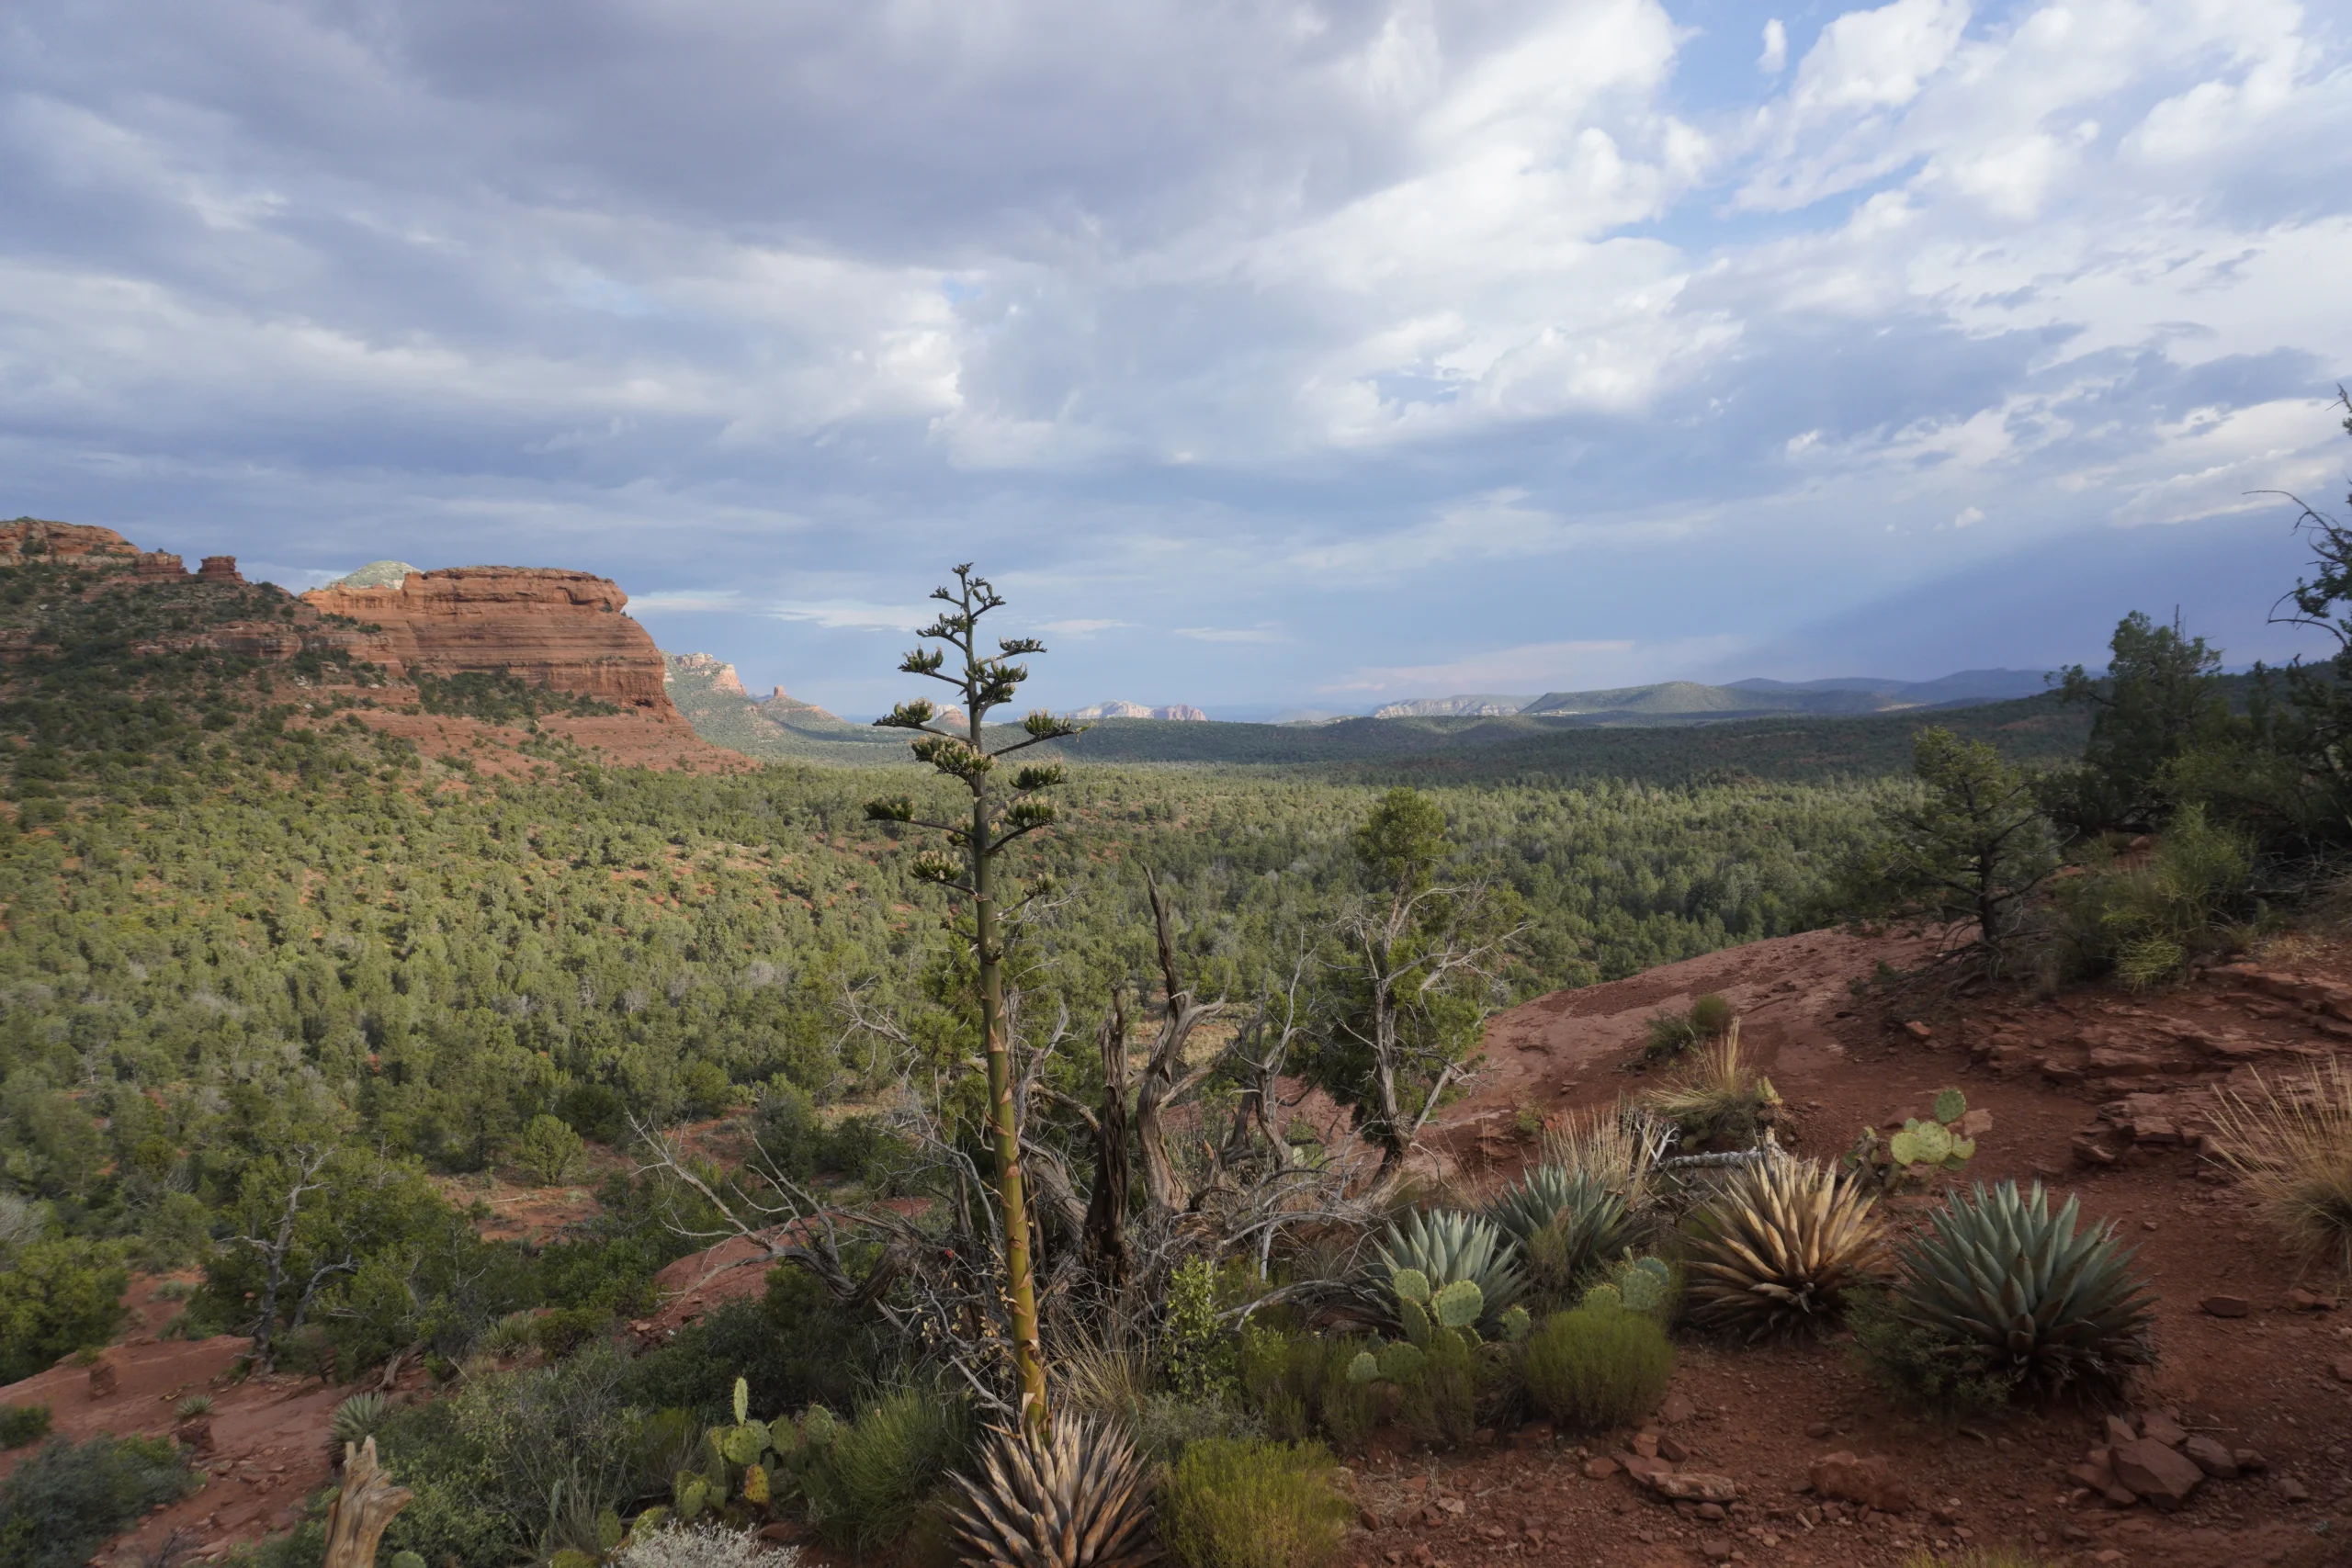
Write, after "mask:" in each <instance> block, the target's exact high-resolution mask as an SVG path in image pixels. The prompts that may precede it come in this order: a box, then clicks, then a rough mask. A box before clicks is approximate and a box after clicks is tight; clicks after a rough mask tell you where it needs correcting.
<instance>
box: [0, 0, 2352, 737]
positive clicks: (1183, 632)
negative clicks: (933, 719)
mask: <svg viewBox="0 0 2352 1568" xmlns="http://www.w3.org/2000/svg"><path fill="white" fill-rule="evenodd" d="M2347 279H2352V13H2346V11H2345V10H2343V9H2342V8H2340V7H2333V6H2296V5H2292V4H2285V3H2280V0H2142V3H2135V4H2124V3H2118V0H2075V3H2067V4H2034V3H2030V0H2028V3H2023V4H2016V5H2007V6H2003V5H1982V6H1970V5H1969V4H1967V3H1966V0H1894V4H1891V5H1886V6H1878V7H1876V8H1867V7H1866V8H1858V9H1852V10H1840V9H1838V7H1837V6H1835V5H1834V4H1833V5H1826V6H1807V7H1800V6H1795V5H1793V4H1792V3H1791V0H1765V3H1762V4H1745V3H1735V0H1663V3H1661V0H1548V3H1539V0H1460V3H1450V4H1447V3H1430V0H1393V3H1372V0H1365V3H1362V4H1339V3H1326V4H1306V3H1296V0H1292V3H1272V0H1266V3H1252V0H1121V3H1120V4H1117V5H1112V6H1104V5H1102V4H1100V3H1099V0H1085V3H1080V0H862V3H860V4H855V5H839V4H827V5H815V4H807V3H802V0H575V3H574V4H571V5H567V6H556V7H549V6H525V5H521V4H516V3H515V0H206V3H205V4H203V5H198V6H191V5H187V4H186V3H185V0H16V3H15V4H12V5H10V6H7V7H6V9H5V10H0V516H8V515H16V514H18V513H26V514H30V515H34V516H40V517H49V518H54V519H60V520H63V521H70V522H80V523H95V524H102V525H107V526H110V527H114V528H118V529H119V530H121V531H122V532H123V533H124V534H126V535H127V536H130V537H131V538H132V539H134V540H136V541H137V542H138V543H140V544H141V546H143V547H151V548H155V547H160V548H166V549H174V550H178V551H180V552H181V553H183V554H184V555H187V556H188V557H190V558H194V557H195V556H198V555H203V554H216V553H227V554H234V555H236V556H238V557H239V558H241V560H242V561H243V564H244V567H245V569H246V570H247V572H248V575H252V576H255V577H263V578H267V579H269V580H271V581H277V582H281V583H284V584H286V585H287V586H288V587H291V588H297V589H300V588H304V587H308V586H311V585H313V584H315V583H318V582H321V581H326V580H328V579H329V578H332V577H334V576H335V575H337V574H339V573H340V572H342V571H345V570H350V569H352V568H354V567H356V566H358V565H360V564H361V563H363V562H366V561H368V560H373V559H378V558H399V559H402V560H407V561H410V562H413V563H414V564H416V565H418V566H421V567H426V568H431V567H437V566H455V565H469V564H482V563H499V564H509V565H531V566H563V567H573V568H579V569H583V570H591V571H595V572H599V573H602V574H605V575H607V576H610V577H612V578H614V579H616V581H619V582H620V583H621V585H622V586H623V587H624V588H625V589H627V590H628V592H629V593H630V595H631V596H632V601H633V603H632V607H631V610H632V614H634V615H637V616H638V617H639V619H640V620H641V621H643V622H644V623H645V624H646V626H648V627H649V628H650V630H651V631H652V633H653V634H654V637H655V638H656V640H657V641H659V642H660V643H661V644H662V647H664V648H666V649H671V650H673V651H679V652H684V651H707V652H710V653H715V654H717V655H718V656H720V657H722V658H725V659H728V660H732V661H733V662H735V663H736V664H737V665H738V667H739V668H740V669H741V672H742V674H743V677H744V679H745V681H746V682H748V683H750V684H752V686H753V687H754V688H755V689H761V690H764V689H765V688H766V687H768V686H771V685H781V686H783V687H785V688H786V690H788V691H790V692H792V693H793V694H796V695H798V696H802V697H805V698H808V699H809V700H811V701H815V702H819V703H821V704H824V705H827V706H830V707H832V708H834V709H835V710H836V711H839V712H842V713H845V714H850V715H867V714H871V713H874V712H876V711H878V710H880V709H882V708H884V707H886V706H887V705H888V704H889V703H890V702H891V701H892V700H894V699H895V698H897V697H899V696H901V695H905V694H908V688H909V686H910V682H909V681H908V680H907V678H905V677H902V676H899V675H896V674H895V673H893V671H894V669H895V666H896V664H897V661H898V659H899V656H900V654H901V653H902V652H903V651H904V649H906V648H907V647H908V646H909V644H910V637H909V633H910V628H911V627H913V626H915V625H917V624H918V623H919V622H920V621H921V620H922V618H923V616H924V615H925V612H926V608H927V605H926V600H925V594H926V593H927V592H928V591H929V590H930V589H931V588H932V587H933V585H935V584H936V583H938V582H940V581H943V580H944V578H945V576H946V574H947V571H948V569H949V568H951V567H952V566H954V565H955V564H956V563H957V562H961V561H972V562H976V563H977V564H978V567H979V569H980V570H982V571H983V572H984V573H986V574H987V575H989V577H990V578H991V580H992V581H994V582H995V583H996V585H997V587H998V589H999V590H1000V592H1002V593H1003V594H1004V596H1005V597H1006V599H1007V601H1008V604H1007V606H1006V607H1005V609H1003V610H1002V611H1001V612H999V613H998V615H996V616H995V617H994V621H993V623H992V624H1001V626H1003V628H1004V632H1005V635H1036V636H1039V637H1043V638H1044V640H1045V641H1046V643H1047V645H1048V648H1049V651H1048V652H1047V653H1046V654H1044V655H1042V656H1039V657H1036V658H1035V659H1033V660H1030V664H1031V667H1032V669H1033V671H1034V679H1033V681H1032V682H1031V685H1030V687H1029V688H1028V694H1029V695H1031V696H1033V697H1034V698H1035V700H1036V701H1038V702H1039V703H1041V704H1044V705H1054V706H1060V707H1068V706H1074V705H1079V704H1082V703H1090V702H1097V701H1103V700H1106V699H1114V698H1118V699H1126V700H1132V701H1140V702H1146V703H1153V704H1161V703H1190V704H1195V705H1200V706H1202V707H1204V708H1206V709H1207V710H1208V711H1209V712H1210V713H1211V714H1212V716H1226V717H1264V716H1272V715H1273V714H1274V713H1276V712H1278V711H1283V710H1291V709H1297V708H1323V709H1333V710H1361V709H1363V708H1367V707H1369V706H1371V705H1374V704H1377V703H1381V702H1385V701H1392V700H1396V699H1398V698H1403V697H1410V696H1434V695H1445V694H1455V693H1463V692H1501V693H1529V694H1532V693H1539V692H1543V691H1547V690H1565V689H1587V688H1593V687H1603V686H1617V685H1627V684H1634V683H1638V682H1648V681H1656V680H1665V679H1700V680H1729V679H1737V678H1740V677H1743V676H1770V677H1775V678H1779V679H1787V680H1804V679H1810V678H1815V677H1821V676H1830V675H1858V674H1866V675H1883V676H1894V677H1903V678H1910V679H1923V678H1928V677H1933V676H1937V675H1940V674H1944V673H1947V672H1949V671H1954V670H1959V669H1963V668H1982V667H1988V666H2007V667H2015V668H2043V667H2046V666H2049V665H2053V664H2057V663H2063V662H2069V661H2074V660H2084V661H2086V662H2089V663H2091V664H2093V665H2096V664H2097V663H2098V661H2099V656H2100V653H2101V651H2102V649H2103V647H2104V644H2105V640H2106V637H2107V635H2108V633H2109V631H2110V630H2111V629H2112V627H2113V626H2114V623H2115V621H2116V619H2117V618H2118V617H2119V616H2120V615H2122V614H2123V613H2125V612H2126V611H2128V610H2131V609H2133V608H2144V609H2147V610H2150V611H2152V612H2154V613H2156V614H2159V615H2166V614H2169V613H2170V612H2171V611H2172V610H2173V608H2174V607H2176V606H2177V607H2178V609H2179V611H2180V613H2181V614H2182V615H2183V616H2184V617H2185V618H2186V620H2187V622H2188V626H2189V627H2190V629H2191V630H2193V631H2198V632H2201V633H2204V634H2205V635H2207V636H2208V637H2211V639H2212V640H2213V641H2214V642H2216V643H2217V644H2219V645H2220V646H2221V647H2222V648H2223V649H2225V650H2226V653H2227V656H2228V658H2229V659H2230V660H2231V662H2232V663H2233V664H2242V663H2245V662H2246V661H2247V660H2252V659H2255V658H2270V659H2277V658H2279V657H2283V656H2285V655H2288V654H2290V653H2291V652H2293V651H2295V650H2296V649H2297V648H2298V647H2299V646H2308V645H2307V644H2298V643H2297V641H2296V640H2295V637H2294V636H2293V634H2291V633H2290V631H2288V630H2286V629H2284V628H2279V627H2276V626H2267V625H2266V618H2267V615H2268V613H2269V610H2270V607H2271V605H2272V604H2273V603H2274V602H2275V601H2276V600H2277V598H2278V595H2279V594H2280V593H2281V592H2283V591H2284V590H2285V589H2286V588H2288V587H2289V586H2290V584H2291V582H2292V581H2293V579H2294V576H2295V574H2296V571H2297V569H2298V567H2299V566H2300V565H2301V563H2302V562H2303V561H2304V560H2305V559H2306V555H2305V553H2304V552H2303V551H2302V550H2301V548H2300V547H2299V545H2298V541H2297V538H2296V536H2295V534H2294V531H2293V524H2294V521H2295V515H2296V511H2295V508H2294V506H2293V505H2292V504H2291V503H2290V502H2286V501H2284V500H2283V499H2281V498H2280V497H2279V496H2278V495H2275V494H2263V493H2256V492H2261V491H2293V492H2296V493H2298V494H2301V495H2303V496H2305V497H2306V498H2307V499H2309V500H2312V501H2313V502H2318V503H2320V504H2323V505H2327V506H2331V507H2334V508H2335V509H2336V510H2338V511H2339V512H2340V511H2341V510H2343V509H2342V507H2341V505H2340V504H2339V503H2340V502H2342V501H2343V498H2344V495H2345V492H2346V489H2347V487H2352V478H2348V477H2347V476H2352V440H2348V439H2347V438H2346V432H2345V430H2344V429H2343V427H2342V424H2341V420H2342V417H2343V414H2344V412H2345V411H2344V410H2342V409H2341V408H2335V409H2331V406H2330V405H2331V403H2332V401H2333V400H2334V399H2335V396H2336V385H2337V383H2338V382H2339V381H2343V380H2352V288H2347V286H2346V280H2347Z"/></svg>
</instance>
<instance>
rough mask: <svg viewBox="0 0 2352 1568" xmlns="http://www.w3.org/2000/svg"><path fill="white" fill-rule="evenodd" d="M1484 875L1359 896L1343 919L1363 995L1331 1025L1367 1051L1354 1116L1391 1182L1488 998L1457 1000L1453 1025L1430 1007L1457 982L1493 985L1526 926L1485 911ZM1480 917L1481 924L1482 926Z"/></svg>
mask: <svg viewBox="0 0 2352 1568" xmlns="http://www.w3.org/2000/svg"><path fill="white" fill-rule="evenodd" d="M1488 892H1489V889H1488V888H1487V886H1486V885H1485V884H1483V883H1472V884H1467V885H1464V886H1451V887H1448V886H1433V887H1423V888H1419V889H1399V891H1398V892H1397V895H1396V896H1395V897H1391V898H1390V899H1388V900H1387V902H1386V904H1385V907H1384V906H1381V905H1370V906H1359V907H1358V908H1356V909H1355V910H1354V911H1352V912H1351V913H1350V914H1349V915H1348V916H1346V917H1345V918H1344V919H1342V920H1341V921H1340V942H1341V945H1342V948H1343V949H1344V951H1346V952H1347V953H1349V955H1350V959H1351V962H1350V965H1349V967H1350V968H1351V971H1352V973H1351V976H1350V978H1351V981H1352V983H1353V986H1354V987H1355V990H1356V999H1357V1003H1358V1005H1357V1006H1355V1007H1353V1008H1351V1009H1348V1010H1342V1011H1339V1012H1337V1013H1336V1014H1335V1015H1334V1017H1333V1019H1332V1032H1333V1033H1334V1035H1335V1036H1337V1037H1338V1038H1339V1039H1340V1041H1342V1042H1344V1043H1346V1044H1348V1045H1350V1046H1352V1047H1353V1048H1354V1050H1355V1051H1359V1052H1361V1053H1362V1056H1363V1064H1364V1070H1363V1073H1362V1075H1361V1077H1360V1078H1359V1079H1358V1081H1357V1082H1355V1083H1352V1084H1351V1085H1350V1086H1349V1088H1350V1089H1351V1095H1352V1097H1353V1098H1354V1100H1355V1108H1356V1111H1357V1117H1358V1123H1359V1125H1360V1126H1362V1127H1363V1130H1364V1132H1365V1133H1366V1134H1367V1135H1368V1136H1369V1137H1370V1138H1371V1139H1372V1141H1373V1142H1374V1144H1375V1145H1378V1146H1379V1149H1380V1152H1381V1159H1380V1171H1379V1174H1378V1176H1377V1177H1376V1178H1375V1182H1376V1183H1377V1185H1378V1186H1379V1188H1380V1189H1381V1190H1388V1189H1391V1188H1393V1187H1394V1186H1395V1184H1396V1183H1397V1181H1398V1180H1400V1179H1402V1178H1403V1176H1404V1172H1405V1158H1406V1156H1408V1154H1410V1153H1411V1152H1412V1149H1413V1145H1415V1144H1416V1143H1418V1142H1419V1139H1420V1135H1421V1133H1422V1131H1423V1130H1424V1129H1425V1128H1427V1127H1428V1125H1429V1123H1430V1118H1431V1117H1433V1116H1435V1115H1436V1114H1437V1112H1438V1109H1439V1107H1440V1106H1441V1105H1442V1103H1443V1102H1444V1099H1445V1091H1446V1090H1447V1089H1450V1088H1451V1087H1452V1086H1453V1083H1454V1082H1455V1081H1456V1080H1457V1079H1459V1078H1461V1077H1464V1076H1465V1074H1466V1073H1467V1071H1468V1058H1469V1053H1470V1050H1471V1049H1472V1048H1474V1046H1475V1040H1476V1028H1477V1026H1478V1023H1479V1022H1480V1021H1482V1020H1483V1019H1484V1017H1485V1013H1486V1009H1485V1008H1484V1007H1483V1006H1476V1005H1473V1006H1470V1007H1467V1008H1460V1009H1457V1010H1458V1011H1460V1012H1461V1013H1463V1015H1464V1016H1463V1017H1462V1018H1461V1019H1460V1020H1458V1021H1456V1023H1455V1026H1453V1027H1448V1026H1446V1025H1445V1024H1444V1023H1443V1022H1442V1021H1441V1022H1440V1023H1439V1024H1438V1025H1437V1026H1435V1027H1432V1026H1431V1024H1430V1021H1431V1018H1432V1014H1433V1013H1435V1012H1436V1011H1437V1010H1439V1009H1440V1007H1441V1006H1442V1004H1444V1003H1446V1002H1449V1001H1453V1000H1454V999H1456V998H1458V995H1459V992H1460V989H1461V988H1462V987H1465V986H1476V987H1479V988H1481V989H1491V988H1493V987H1496V986H1497V985H1498V983H1499V976H1498V973H1497V969H1498V965H1499V963H1500V961H1501V960H1502V958H1503V957H1504V956H1505V954H1506V953H1508V952H1509V951H1510V944H1511V943H1512V942H1514V941H1516V940H1517V939H1518V938H1519V936H1520V935H1521V932H1523V931H1526V930H1527V926H1526V924H1525V922H1523V921H1522V922H1521V923H1519V924H1517V925H1513V926H1510V927H1509V928H1507V929H1503V928H1498V927H1494V926H1491V925H1487V924H1486V922H1485V921H1484V917H1485V915H1486V912H1487V911H1486V903H1487V895H1488ZM1482 926H1483V927H1484V929H1481V928H1482Z"/></svg>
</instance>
